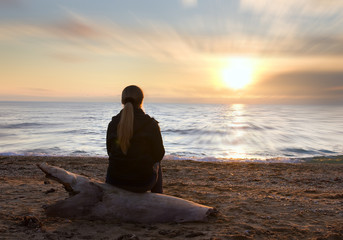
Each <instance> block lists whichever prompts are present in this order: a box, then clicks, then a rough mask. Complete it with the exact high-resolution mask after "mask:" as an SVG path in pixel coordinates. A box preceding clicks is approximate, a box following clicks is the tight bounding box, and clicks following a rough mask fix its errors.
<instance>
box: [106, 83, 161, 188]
mask: <svg viewBox="0 0 343 240" xmlns="http://www.w3.org/2000/svg"><path fill="white" fill-rule="evenodd" d="M143 97H144V96H143V92H142V90H141V89H140V88H139V87H137V86H128V87H126V88H125V89H124V90H123V93H122V103H123V105H124V108H123V110H122V111H121V112H120V113H119V114H118V115H116V116H114V117H113V118H112V121H111V122H110V123H109V125H108V130H107V138H106V144H107V152H108V155H109V166H108V169H107V176H106V182H107V183H110V184H113V185H115V186H117V187H121V188H124V189H127V190H129V191H134V192H145V191H148V190H151V191H153V192H160V193H162V192H163V190H162V171H161V167H160V161H161V160H162V158H163V156H164V153H165V151H164V147H163V141H162V136H161V132H160V128H159V126H158V122H157V121H156V120H155V119H153V118H151V117H150V116H149V115H147V114H145V113H144V112H143V110H142V108H141V107H142V101H143Z"/></svg>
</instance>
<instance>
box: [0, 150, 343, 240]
mask: <svg viewBox="0 0 343 240" xmlns="http://www.w3.org/2000/svg"><path fill="white" fill-rule="evenodd" d="M41 162H47V163H48V164H51V165H54V166H59V167H62V168H64V169H66V170H68V171H71V172H74V173H78V174H81V175H85V176H87V177H91V178H95V179H98V180H102V181H103V180H104V178H105V173H106V168H107V159H105V158H94V157H93V158H92V157H34V156H31V157H26V156H25V157H24V156H10V157H7V156H1V157H0V182H1V184H0V192H1V195H0V239H213V240H214V239H330V240H331V239H343V164H316V163H303V164H302V163H297V164H289V163H287V164H286V163H267V164H265V163H220V162H215V163H212V162H211V163H209V162H194V161H168V160H166V161H163V174H164V190H165V193H166V194H169V195H173V196H176V197H181V198H184V199H187V200H191V201H194V202H197V203H201V204H204V205H208V206H213V207H215V208H217V209H218V210H219V213H218V214H217V216H216V217H212V218H211V219H210V220H209V221H208V222H205V223H183V224H175V223H170V224H136V223H123V222H119V221H115V220H113V221H101V220H93V221H92V220H73V219H62V218H51V217H47V216H46V215H45V213H44V209H43V206H44V205H47V204H51V203H53V202H55V201H58V200H61V199H65V198H66V197H68V193H67V192H66V191H65V190H64V188H63V186H62V185H61V184H59V183H57V182H55V181H52V180H50V179H47V178H45V176H44V174H43V173H42V172H41V171H40V170H39V169H38V168H37V167H36V164H37V163H41Z"/></svg>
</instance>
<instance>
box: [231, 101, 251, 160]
mask: <svg viewBox="0 0 343 240" xmlns="http://www.w3.org/2000/svg"><path fill="white" fill-rule="evenodd" d="M245 108H246V106H245V105H244V104H232V105H231V106H230V108H229V110H228V112H227V115H228V126H229V128H230V129H232V131H230V132H231V134H230V135H231V136H230V138H232V144H231V145H230V146H226V148H227V149H228V150H227V151H226V154H227V156H228V158H234V159H244V158H247V149H246V146H245V145H244V141H243V140H244V138H245V136H246V135H247V131H246V128H245V127H246V122H247V120H246V119H245Z"/></svg>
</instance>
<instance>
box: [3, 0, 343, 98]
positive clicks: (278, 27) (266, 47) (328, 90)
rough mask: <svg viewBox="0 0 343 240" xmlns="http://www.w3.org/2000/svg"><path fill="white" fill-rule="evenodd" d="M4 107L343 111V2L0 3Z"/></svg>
mask: <svg viewBox="0 0 343 240" xmlns="http://www.w3.org/2000/svg"><path fill="white" fill-rule="evenodd" d="M0 20H1V22H0V53H1V54H0V85H1V87H0V101H118V100H119V95H120V93H121V90H122V89H123V88H124V87H125V86H127V85H130V84H136V85H139V86H141V87H142V88H143V90H144V92H145V95H146V101H150V102H201V103H229V104H230V103H292V104H293V103H299V104H300V103H340V104H342V103H343V1H342V0H273V1H269V0H258V1H257V0H183V1H182V0H144V1H143V0H135V1H134V0H122V1H117V0H109V1H94V0H93V1H89V0H77V1H76V0H59V1H55V0H49V1H47V0H27V1H24V0H0Z"/></svg>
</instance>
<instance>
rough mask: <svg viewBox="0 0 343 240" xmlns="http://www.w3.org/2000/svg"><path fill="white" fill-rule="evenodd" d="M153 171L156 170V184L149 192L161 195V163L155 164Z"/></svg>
mask: <svg viewBox="0 0 343 240" xmlns="http://www.w3.org/2000/svg"><path fill="white" fill-rule="evenodd" d="M157 168H158V169H157ZM154 169H155V170H156V174H157V181H156V184H155V185H154V186H153V187H152V188H151V192H153V193H163V181H162V168H161V163H159V162H158V163H156V164H155V165H154Z"/></svg>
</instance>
